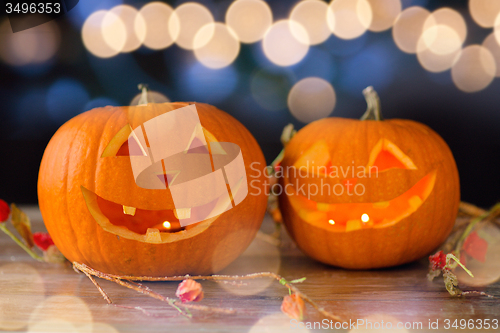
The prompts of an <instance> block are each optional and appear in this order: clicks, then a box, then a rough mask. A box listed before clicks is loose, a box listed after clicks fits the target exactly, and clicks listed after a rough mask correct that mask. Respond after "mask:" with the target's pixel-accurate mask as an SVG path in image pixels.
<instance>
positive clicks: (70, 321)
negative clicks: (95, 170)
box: [0, 207, 500, 333]
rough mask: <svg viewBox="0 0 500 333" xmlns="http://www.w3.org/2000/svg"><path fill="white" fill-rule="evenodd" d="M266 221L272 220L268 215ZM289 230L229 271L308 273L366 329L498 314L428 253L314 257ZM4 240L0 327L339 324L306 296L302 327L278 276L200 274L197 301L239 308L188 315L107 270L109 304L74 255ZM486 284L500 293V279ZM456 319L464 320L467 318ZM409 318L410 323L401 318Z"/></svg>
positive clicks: (325, 297) (35, 215)
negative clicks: (457, 288) (430, 275)
mask: <svg viewBox="0 0 500 333" xmlns="http://www.w3.org/2000/svg"><path fill="white" fill-rule="evenodd" d="M24 209H25V211H26V212H27V213H28V215H29V216H30V217H31V219H32V223H33V229H34V231H43V230H44V227H43V222H42V220H41V216H40V213H39V211H38V209H37V208H35V207H24ZM262 230H264V231H266V232H269V231H271V230H272V222H271V221H270V219H269V218H268V217H266V219H265V221H264V223H263V227H262ZM282 236H283V237H282V238H283V245H282V246H281V247H276V246H274V245H271V244H270V243H268V242H265V241H264V240H262V239H260V238H257V239H255V241H254V242H253V243H252V245H251V246H250V248H249V249H248V250H247V251H246V252H245V253H244V254H243V255H242V256H241V257H240V258H239V259H238V260H237V261H235V262H234V263H233V264H231V265H230V267H228V268H227V269H225V270H224V271H223V272H221V273H223V274H246V273H253V272H260V271H272V272H276V273H278V274H280V275H282V276H283V277H284V278H286V279H287V280H292V279H296V278H301V277H307V280H306V281H304V282H303V283H302V284H298V285H297V286H298V287H299V289H300V290H301V291H302V292H304V293H305V294H307V295H308V296H310V297H311V298H312V299H313V300H315V301H316V302H317V303H318V304H319V305H320V306H322V307H324V308H325V309H326V310H327V311H329V312H332V313H334V314H336V315H338V316H340V317H341V318H342V319H343V320H344V321H345V323H344V324H343V326H344V329H342V328H340V330H339V331H343V332H347V331H353V332H362V331H366V328H370V325H371V326H372V328H373V332H386V331H388V330H387V328H388V327H389V326H392V328H393V330H394V331H399V332H419V331H420V332H428V331H433V332H448V331H464V330H460V329H458V330H456V329H454V328H452V327H451V329H446V323H447V322H445V320H446V319H449V320H451V321H450V322H449V325H450V326H451V325H452V324H453V321H454V320H455V319H458V320H460V319H465V320H470V319H474V320H476V321H475V325H476V327H477V326H478V325H479V324H478V323H483V326H484V325H485V324H486V322H485V320H486V319H489V323H490V327H491V325H492V324H493V320H494V319H495V320H500V300H499V299H498V298H497V299H491V298H486V297H482V296H471V297H467V298H452V297H450V296H449V294H448V293H447V291H446V290H445V288H444V284H443V281H442V279H441V278H438V279H436V280H435V281H434V282H430V281H428V280H427V278H426V274H427V265H428V263H427V260H426V259H422V260H421V261H419V262H415V263H412V264H409V265H404V266H401V267H396V268H391V269H383V270H375V271H347V270H343V269H339V268H334V267H329V266H325V265H322V264H320V263H317V262H315V261H313V260H310V259H309V258H307V257H305V256H304V255H303V254H302V253H301V252H300V251H299V250H298V249H297V248H296V247H295V246H294V245H293V243H292V242H291V241H290V239H289V238H288V236H287V235H286V234H285V235H282ZM0 248H1V251H0V329H4V330H6V331H10V330H14V329H17V330H21V331H29V332H79V333H82V332H86V333H87V332H88V333H90V332H252V333H253V332H308V331H310V332H315V331H325V330H328V329H331V330H336V329H335V324H334V323H330V322H328V321H327V320H325V321H322V320H323V318H322V317H320V316H319V315H318V313H317V312H316V311H314V309H312V308H311V307H310V306H307V307H308V309H307V310H308V313H309V320H310V321H309V324H308V325H316V329H314V328H312V329H309V330H308V329H306V328H304V326H303V325H305V324H301V325H300V326H299V323H297V322H291V321H290V319H289V318H288V317H286V316H285V315H284V314H282V313H281V311H280V305H281V302H282V299H283V296H284V295H286V294H287V293H288V290H287V288H285V287H284V286H282V285H280V284H279V283H278V282H277V281H275V280H271V279H258V280H251V281H243V282H244V283H237V284H231V283H221V282H212V281H202V282H201V283H202V285H203V288H204V291H205V299H204V300H203V301H202V302H201V303H199V304H203V305H208V306H212V307H224V308H232V309H235V310H236V311H237V313H236V314H232V315H218V314H212V313H205V312H200V311H193V312H192V313H193V318H191V319H190V318H186V317H184V316H181V315H179V314H178V313H177V312H176V310H175V309H173V308H171V307H169V306H168V305H167V304H166V303H164V302H161V301H159V300H155V299H153V298H150V297H147V296H145V295H141V294H139V293H137V292H135V291H133V290H129V289H126V288H124V287H121V286H118V285H116V284H114V283H113V282H109V281H103V280H99V283H100V285H101V286H102V287H103V288H104V289H105V291H106V292H107V293H108V295H109V296H110V297H111V299H112V300H113V301H114V304H115V306H113V305H108V304H107V303H106V302H105V301H104V299H103V298H102V297H101V295H100V294H99V292H98V290H97V289H96V288H95V287H94V285H93V284H92V283H91V281H90V280H89V279H88V278H87V277H86V276H85V275H84V274H77V273H76V272H74V271H73V269H72V267H71V266H70V265H67V266H60V265H55V264H44V263H38V262H35V261H34V260H33V259H31V258H30V257H29V256H28V255H27V254H26V253H24V252H23V250H22V249H21V248H19V247H18V246H17V245H15V244H14V242H12V241H11V240H10V239H9V238H8V237H7V236H6V235H4V234H3V233H2V234H1V235H0ZM177 284H178V283H177V282H156V283H147V285H148V286H149V287H150V288H152V289H153V290H155V291H156V292H159V293H161V294H162V295H165V296H170V297H175V290H176V287H177ZM465 289H467V288H465ZM476 289H477V288H476ZM480 290H481V291H485V292H487V293H489V294H491V295H494V296H496V297H500V283H498V282H497V283H496V284H493V285H490V286H488V287H485V288H482V289H480ZM133 307H140V308H141V309H142V310H138V309H133ZM143 311H146V312H147V313H144V312H143ZM349 321H350V322H351V324H352V325H351V324H349ZM436 321H438V329H436V330H430V329H429V322H432V323H435V322H436ZM368 322H369V323H368ZM389 323H390V324H389ZM398 323H399V329H398ZM358 324H359V325H358ZM457 324H458V325H459V327H460V322H457ZM404 325H406V329H405V328H404V327H402V326H404ZM499 325H500V324H499ZM339 326H340V324H337V327H339ZM356 326H357V328H356ZM353 327H354V328H355V329H353ZM327 328H328V329H327ZM377 328H378V329H377ZM465 330H466V331H476V330H472V329H465ZM482 331H491V332H493V331H500V330H499V329H496V330H494V329H492V328H490V329H489V330H482Z"/></svg>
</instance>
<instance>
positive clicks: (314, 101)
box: [288, 77, 337, 123]
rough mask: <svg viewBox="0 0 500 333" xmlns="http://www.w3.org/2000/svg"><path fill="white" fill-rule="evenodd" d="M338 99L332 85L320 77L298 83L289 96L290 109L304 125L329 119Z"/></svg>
mask: <svg viewBox="0 0 500 333" xmlns="http://www.w3.org/2000/svg"><path fill="white" fill-rule="evenodd" d="M336 102H337V98H336V95H335V90H334V89H333V87H332V85H331V84H330V83H329V82H327V81H325V80H323V79H321V78H318V77H308V78H305V79H303V80H300V81H299V82H297V83H296V84H295V85H294V86H293V87H292V89H291V90H290V93H289V94H288V108H289V109H290V112H291V113H292V114H293V116H294V117H295V118H297V119H298V120H300V121H301V122H303V123H310V122H311V121H314V120H318V119H321V118H325V117H327V116H328V115H329V114H330V113H332V111H333V109H334V108H335V104H336Z"/></svg>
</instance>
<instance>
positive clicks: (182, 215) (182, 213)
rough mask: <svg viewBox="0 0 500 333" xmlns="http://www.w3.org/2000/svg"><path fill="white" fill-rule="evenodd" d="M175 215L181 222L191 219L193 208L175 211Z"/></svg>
mask: <svg viewBox="0 0 500 333" xmlns="http://www.w3.org/2000/svg"><path fill="white" fill-rule="evenodd" d="M174 215H175V217H176V218H178V219H179V220H183V219H188V218H190V217H191V208H179V209H174Z"/></svg>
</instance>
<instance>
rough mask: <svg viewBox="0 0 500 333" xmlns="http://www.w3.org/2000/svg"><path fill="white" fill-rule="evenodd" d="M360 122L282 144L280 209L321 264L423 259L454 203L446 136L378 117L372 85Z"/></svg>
mask: <svg viewBox="0 0 500 333" xmlns="http://www.w3.org/2000/svg"><path fill="white" fill-rule="evenodd" d="M365 97H366V99H367V103H368V110H367V111H366V113H365V115H364V116H363V117H362V119H361V120H354V119H343V118H325V119H321V120H318V121H315V122H313V123H310V124H309V125H307V126H306V127H304V128H303V129H301V130H300V131H299V132H298V133H297V134H296V135H295V136H294V137H293V138H292V140H291V141H290V142H289V143H288V145H287V146H286V148H285V156H284V159H283V161H282V163H281V166H282V170H283V171H282V175H281V177H280V181H281V186H282V187H283V191H282V195H281V196H280V208H281V211H282V214H283V219H284V222H285V225H286V228H287V230H288V232H289V234H290V235H291V236H292V238H293V239H294V240H295V242H296V243H297V244H298V246H299V247H300V248H301V249H302V250H303V251H304V252H305V253H306V254H307V255H309V256H311V257H312V258H314V259H316V260H319V261H321V262H324V263H327V264H331V265H335V266H340V267H345V268H353V269H369V268H377V267H388V266H394V265H399V264H403V263H407V262H411V261H413V260H416V259H418V258H421V257H423V256H424V255H427V254H429V253H430V252H431V251H432V250H434V249H435V248H436V247H437V246H438V245H439V244H440V243H442V242H443V241H444V240H445V239H446V237H447V236H448V234H449V233H450V231H451V229H452V227H453V224H454V222H455V218H456V214H457V209H458V204H459V200H460V191H459V179H458V172H457V168H456V165H455V161H454V159H453V156H452V154H451V151H450V149H449V148H448V146H447V145H446V143H445V142H444V141H443V139H442V138H441V137H440V136H439V135H438V134H436V133H435V132H434V131H433V130H431V129H430V128H429V127H427V126H425V125H423V124H420V123H417V122H415V121H411V120H401V119H391V120H383V119H382V117H381V115H380V103H379V100H378V96H377V95H376V93H375V91H373V89H371V87H370V88H367V89H366V90H365Z"/></svg>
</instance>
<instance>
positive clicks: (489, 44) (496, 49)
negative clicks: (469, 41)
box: [483, 33, 500, 77]
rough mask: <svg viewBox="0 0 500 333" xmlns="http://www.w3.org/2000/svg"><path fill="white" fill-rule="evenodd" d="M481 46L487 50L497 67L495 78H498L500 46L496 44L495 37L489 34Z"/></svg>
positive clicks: (499, 73)
mask: <svg viewBox="0 0 500 333" xmlns="http://www.w3.org/2000/svg"><path fill="white" fill-rule="evenodd" d="M483 46H484V47H485V48H487V49H488V50H489V51H490V52H491V55H492V56H493V58H495V64H496V66H497V71H496V74H495V76H496V77H500V44H499V43H498V42H497V39H496V38H495V35H494V34H493V33H491V34H490V35H489V36H488V37H486V39H485V40H484V42H483Z"/></svg>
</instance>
